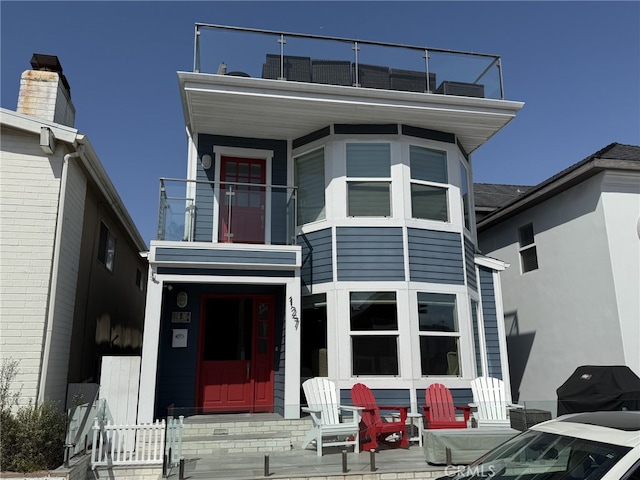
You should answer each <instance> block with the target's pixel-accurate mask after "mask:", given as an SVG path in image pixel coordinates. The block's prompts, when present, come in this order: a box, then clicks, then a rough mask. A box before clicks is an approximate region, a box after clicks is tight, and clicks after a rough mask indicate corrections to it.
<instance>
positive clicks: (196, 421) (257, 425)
mask: <svg viewBox="0 0 640 480" xmlns="http://www.w3.org/2000/svg"><path fill="white" fill-rule="evenodd" d="M310 428H311V420H310V419H309V418H302V419H294V420H286V419H283V418H282V417H280V416H279V415H275V414H253V415H250V414H246V415H197V416H193V417H188V418H186V419H185V420H184V431H183V434H182V455H183V456H184V457H185V458H190V457H200V456H202V455H226V454H236V453H270V452H286V451H289V450H293V449H297V448H300V446H301V444H302V441H303V439H304V437H305V435H306V434H307V432H308V431H309V429H310Z"/></svg>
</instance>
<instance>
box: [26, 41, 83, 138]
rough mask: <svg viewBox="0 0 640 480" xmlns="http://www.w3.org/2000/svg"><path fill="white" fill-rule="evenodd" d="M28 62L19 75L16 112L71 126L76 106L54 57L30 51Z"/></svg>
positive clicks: (56, 58) (58, 62) (58, 63)
mask: <svg viewBox="0 0 640 480" xmlns="http://www.w3.org/2000/svg"><path fill="white" fill-rule="evenodd" d="M31 66H32V67H33V68H32V70H27V71H26V72H24V73H23V74H22V77H21V78H20V93H19V95H18V109H17V111H18V113H22V114H25V115H32V116H34V117H38V118H41V119H43V120H49V121H52V122H55V123H60V124H62V125H67V126H69V127H73V124H74V123H75V118H76V109H75V107H74V106H73V103H72V102H71V89H70V88H69V83H68V82H67V79H66V78H65V76H64V75H63V74H62V66H61V65H60V61H59V60H58V57H56V56H55V55H43V54H40V53H34V54H33V57H31Z"/></svg>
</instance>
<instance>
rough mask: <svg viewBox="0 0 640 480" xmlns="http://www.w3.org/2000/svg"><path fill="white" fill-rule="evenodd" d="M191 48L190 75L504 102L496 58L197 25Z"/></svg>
mask: <svg viewBox="0 0 640 480" xmlns="http://www.w3.org/2000/svg"><path fill="white" fill-rule="evenodd" d="M194 44H195V48H194V65H193V71H194V72H201V73H214V74H221V75H233V76H243V77H254V78H265V79H273V80H288V81H297V82H308V83H321V84H332V85H343V86H351V87H363V88H378V89H386V90H403V91H412V92H423V93H435V94H444V95H460V96H469V97H484V98H494V99H504V88H503V83H502V66H501V59H500V57H499V56H497V55H489V54H483V53H470V52H462V51H455V50H444V49H438V48H428V47H420V46H412V45H401V44H393V43H385V42H376V41H366V40H353V39H348V38H339V37H327V36H320V35H307V34H299V33H285V32H277V31H270V30H258V29H251V28H242V27H230V26H222V25H210V24H203V23H196V26H195V42H194ZM239 50H241V51H242V54H241V55H240V54H238V51H239Z"/></svg>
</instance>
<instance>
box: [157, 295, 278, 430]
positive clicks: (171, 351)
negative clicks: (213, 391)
mask: <svg viewBox="0 0 640 480" xmlns="http://www.w3.org/2000/svg"><path fill="white" fill-rule="evenodd" d="M179 292H185V293H186V294H187V296H188V303H187V306H186V307H185V308H183V309H181V308H179V307H177V305H176V297H177V294H178V293H179ZM203 294H229V295H231V294H251V295H254V294H255V295H273V296H274V297H275V330H274V341H275V346H278V347H279V346H280V345H281V339H282V337H283V319H284V312H285V310H284V308H285V289H284V287H283V286H262V285H211V284H188V283H174V284H173V285H172V289H171V290H169V289H167V288H165V289H164V291H163V298H162V313H161V318H160V341H159V345H158V373H157V378H156V404H155V415H154V418H164V417H165V416H166V415H167V408H168V407H169V406H170V405H173V406H174V408H175V410H174V415H175V416H178V415H185V416H188V415H193V414H196V413H198V412H197V410H196V408H195V407H196V381H197V365H198V333H199V330H200V313H201V312H200V306H201V305H200V297H201V295H203ZM175 311H184V312H190V313H191V322H190V323H171V314H172V312H175ZM174 328H184V329H187V331H188V335H187V347H186V348H172V347H171V340H172V335H173V329H174ZM282 355H284V352H283V350H282V349H281V348H278V351H276V352H275V356H274V370H275V377H276V381H275V383H274V389H275V391H274V398H276V399H277V398H284V392H280V391H278V388H283V386H282V382H278V381H277V379H278V377H279V376H281V375H282V374H283V373H284V372H283V371H281V370H282V369H283V365H284V361H283V360H284V359H283V358H281V356H282ZM279 385H280V386H279ZM276 403H277V401H276ZM282 408H283V406H279V405H276V406H275V410H276V411H279V410H280V409H282Z"/></svg>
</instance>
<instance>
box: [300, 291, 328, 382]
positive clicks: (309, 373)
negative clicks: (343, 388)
mask: <svg viewBox="0 0 640 480" xmlns="http://www.w3.org/2000/svg"><path fill="white" fill-rule="evenodd" d="M301 320H302V323H301V332H300V338H301V349H300V362H301V363H300V375H301V376H302V377H326V376H328V374H329V372H328V368H327V296H326V295H325V294H324V293H321V294H317V295H309V296H307V297H303V298H302V319H301Z"/></svg>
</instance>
